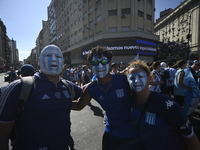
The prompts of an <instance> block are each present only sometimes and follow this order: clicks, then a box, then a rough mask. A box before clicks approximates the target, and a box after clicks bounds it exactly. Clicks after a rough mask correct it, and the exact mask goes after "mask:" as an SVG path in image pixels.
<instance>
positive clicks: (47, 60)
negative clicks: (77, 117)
mask: <svg viewBox="0 0 200 150" xmlns="http://www.w3.org/2000/svg"><path fill="white" fill-rule="evenodd" d="M87 60H88V63H89V65H83V66H78V67H75V68H70V66H69V65H68V64H64V59H63V54H62V51H61V50H60V48H59V47H57V46H55V45H48V46H46V47H44V48H43V50H42V51H41V53H40V59H39V65H40V70H39V71H37V72H35V73H34V68H33V67H32V66H31V65H27V64H26V65H24V66H22V68H21V72H22V73H23V72H29V71H30V70H31V71H30V72H29V74H22V75H21V78H23V76H33V77H34V86H33V89H32V92H31V94H30V96H29V100H28V101H27V102H26V103H25V104H24V105H23V108H22V109H21V111H20V112H19V102H20V100H19V95H20V94H19V93H20V88H21V82H22V80H20V79H18V80H13V81H12V82H10V83H9V85H8V86H6V87H3V88H2V89H1V97H0V148H1V150H8V147H9V139H10V135H11V133H12V132H13V131H14V133H15V138H14V139H13V141H12V144H13V145H12V146H13V149H14V150H50V149H53V150H57V149H59V150H66V149H69V150H70V147H69V140H70V126H71V123H70V112H71V110H76V111H80V110H82V109H83V108H84V107H85V106H86V105H88V104H90V101H91V99H94V100H96V101H97V102H98V103H99V104H100V105H101V107H102V108H103V109H104V111H105V130H104V134H103V137H102V150H172V149H173V150H187V149H189V150H199V149H200V142H199V139H198V137H197V135H196V134H198V133H195V132H194V129H193V125H192V124H191V123H190V120H189V116H190V115H191V113H192V112H193V111H194V109H195V108H197V104H198V102H199V98H200V91H199V86H198V85H200V84H199V81H200V80H199V77H200V76H199V74H200V73H199V70H200V62H198V61H195V62H194V63H193V64H192V65H188V64H187V61H186V60H179V61H177V62H176V64H173V63H166V62H161V61H154V62H152V63H151V64H150V65H148V64H147V63H146V62H145V61H142V60H133V61H132V62H130V63H129V64H127V66H126V67H124V68H122V63H120V64H117V63H114V62H112V52H111V51H110V50H107V49H106V48H105V47H102V46H96V47H94V48H93V49H92V50H91V52H90V53H89V54H88V56H87ZM120 68H121V69H120ZM63 80H64V81H65V82H67V84H68V85H69V86H66V84H64V81H63ZM188 95H189V96H188ZM8 112H9V113H8ZM80 136H81V135H80ZM55 137H56V138H55Z"/></svg>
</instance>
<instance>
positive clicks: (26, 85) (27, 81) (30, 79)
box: [19, 76, 34, 111]
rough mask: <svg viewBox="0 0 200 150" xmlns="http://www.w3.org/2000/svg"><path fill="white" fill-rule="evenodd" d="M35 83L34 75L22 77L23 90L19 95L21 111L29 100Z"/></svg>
mask: <svg viewBox="0 0 200 150" xmlns="http://www.w3.org/2000/svg"><path fill="white" fill-rule="evenodd" d="M33 85H34V76H27V77H22V78H21V90H20V95H19V111H21V110H22V109H23V106H24V104H25V103H26V102H27V100H28V99H29V97H30V95H31V91H32V89H33Z"/></svg>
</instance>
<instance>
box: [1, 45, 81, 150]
mask: <svg viewBox="0 0 200 150" xmlns="http://www.w3.org/2000/svg"><path fill="white" fill-rule="evenodd" d="M63 62H64V61H63V55H62V52H61V50H60V49H59V48H58V47H57V46H55V45H48V46H46V47H44V48H43V50H42V51H41V53H40V58H39V65H40V71H39V72H37V73H36V74H34V87H33V90H32V92H31V94H30V97H29V99H28V100H27V102H26V103H25V104H24V106H23V109H22V111H21V112H20V114H18V108H19V100H18V97H19V93H20V86H21V80H16V81H14V82H12V83H11V84H9V85H8V86H7V87H6V89H5V90H4V92H3V93H2V95H1V99H0V149H1V150H8V141H9V136H10V133H11V130H12V129H13V128H14V131H15V139H14V141H13V149H14V150H50V149H53V150H64V149H65V150H67V149H68V141H69V137H70V124H71V123H70V111H71V107H72V98H71V96H70V92H69V90H68V88H67V87H66V86H65V85H64V84H63V82H62V81H61V78H60V77H59V75H60V73H61V71H62V69H63ZM68 83H69V85H70V86H71V87H72V86H73V88H74V92H75V95H76V96H75V99H77V98H78V97H80V95H81V94H82V89H81V88H80V87H78V86H76V85H75V84H73V83H71V82H69V81H68ZM8 112H9V113H8Z"/></svg>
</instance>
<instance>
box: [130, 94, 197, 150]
mask: <svg viewBox="0 0 200 150" xmlns="http://www.w3.org/2000/svg"><path fill="white" fill-rule="evenodd" d="M151 94H152V92H151ZM144 105H145V104H139V103H137V101H135V100H133V104H132V117H133V121H134V122H135V124H137V123H138V120H139V117H140V114H141V112H142V110H143V108H144ZM138 131H139V134H140V137H141V139H142V142H143V144H144V145H145V147H146V148H147V150H172V149H173V150H186V149H187V148H186V145H185V141H184V138H183V137H185V138H189V137H191V136H193V134H194V132H193V128H192V126H191V124H190V122H189V120H188V119H187V117H186V115H185V114H184V112H183V110H182V108H181V107H180V106H179V105H178V104H177V103H176V102H175V101H174V100H173V99H171V98H170V97H169V96H167V95H164V94H161V93H157V94H156V95H155V96H153V98H151V100H150V103H149V105H148V106H147V109H146V111H145V113H144V115H143V117H142V120H141V124H140V126H139V130H138Z"/></svg>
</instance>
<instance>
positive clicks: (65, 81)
mask: <svg viewBox="0 0 200 150" xmlns="http://www.w3.org/2000/svg"><path fill="white" fill-rule="evenodd" d="M61 81H62V83H63V84H64V85H65V86H66V87H67V89H68V90H69V93H70V96H71V99H72V100H73V99H74V98H75V92H74V87H73V86H71V85H70V84H69V83H68V82H67V80H65V79H62V80H61Z"/></svg>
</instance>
